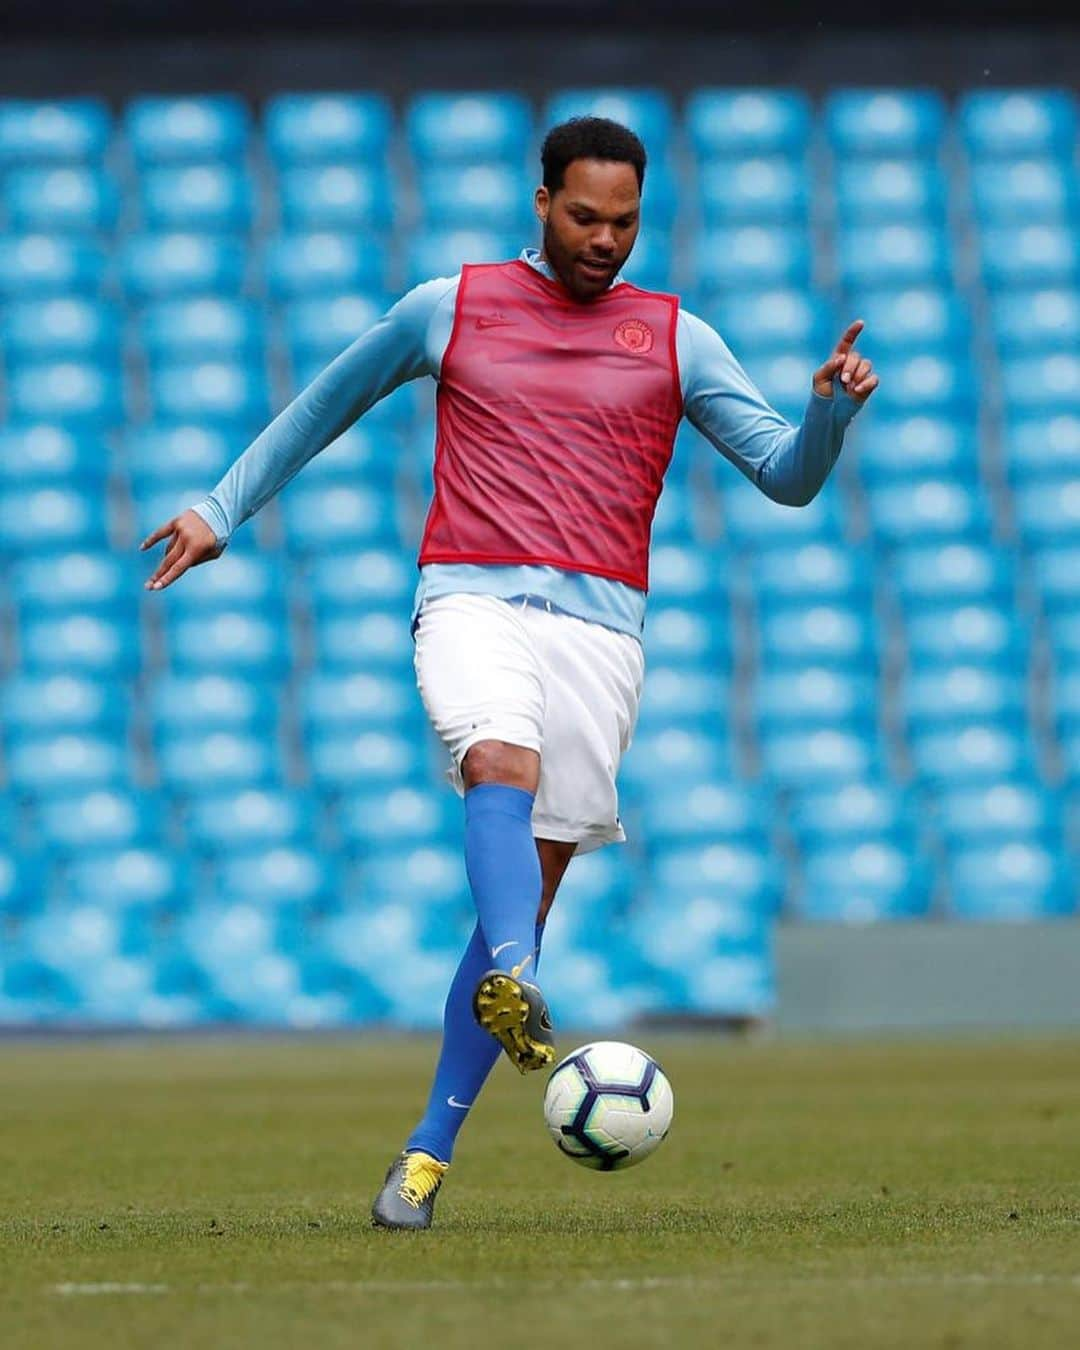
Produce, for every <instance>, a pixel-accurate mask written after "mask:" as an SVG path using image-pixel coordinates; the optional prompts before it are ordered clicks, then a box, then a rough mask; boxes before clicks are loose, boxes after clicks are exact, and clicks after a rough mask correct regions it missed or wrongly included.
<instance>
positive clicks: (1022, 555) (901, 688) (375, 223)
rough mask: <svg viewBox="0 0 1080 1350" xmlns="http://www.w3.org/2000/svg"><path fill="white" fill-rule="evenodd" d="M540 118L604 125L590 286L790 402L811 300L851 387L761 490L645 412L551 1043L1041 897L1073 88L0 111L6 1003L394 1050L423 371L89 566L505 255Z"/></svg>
mask: <svg viewBox="0 0 1080 1350" xmlns="http://www.w3.org/2000/svg"><path fill="white" fill-rule="evenodd" d="M582 112H595V113H599V114H601V115H608V116H615V117H618V118H620V119H623V120H626V121H627V122H629V123H630V124H632V125H634V126H636V128H637V129H638V130H639V131H640V132H641V134H642V135H643V137H644V139H645V141H646V143H647V145H648V149H649V153H650V167H649V171H648V176H647V179H646V187H645V210H644V220H645V228H644V230H643V233H642V237H641V240H640V243H639V245H638V248H637V251H636V252H635V255H634V257H633V259H632V260H631V263H630V265H629V267H628V275H629V276H630V277H631V279H633V280H636V281H638V282H639V283H641V284H644V285H650V286H659V287H672V288H675V289H677V290H679V291H680V293H681V294H682V295H683V296H684V298H685V303H686V305H687V307H688V308H692V309H693V310H695V312H697V313H699V314H700V315H701V316H702V317H703V318H705V319H706V320H707V321H708V322H710V323H711V324H713V325H714V326H715V327H716V328H717V329H718V331H719V332H720V333H721V335H722V336H723V337H724V338H725V340H726V341H727V342H728V344H729V345H730V346H731V348H732V350H733V351H734V352H735V354H736V356H737V357H738V358H739V359H740V360H741V361H742V362H743V363H744V365H745V366H746V368H747V369H748V370H749V371H750V373H751V375H752V377H753V378H754V379H756V380H757V381H758V383H759V384H760V386H761V387H762V389H763V390H764V392H765V393H766V395H767V396H768V397H769V398H770V399H771V400H772V401H773V403H774V404H775V406H776V407H777V408H779V409H780V410H781V411H782V412H783V413H785V415H787V416H789V417H791V418H792V419H794V420H798V418H799V417H800V415H801V409H802V407H803V406H804V404H805V399H806V396H807V393H808V386H809V375H810V371H811V369H812V368H813V366H814V365H816V364H818V363H819V362H820V361H821V360H822V359H823V358H824V357H825V355H826V354H827V353H828V351H829V349H830V347H831V344H832V343H833V342H834V341H835V338H836V337H837V336H838V334H839V332H840V331H841V327H842V325H843V324H844V323H846V322H847V321H849V320H850V319H852V318H854V317H862V318H863V319H864V320H865V321H866V325H867V327H866V334H865V337H864V339H862V340H861V342H860V345H861V346H864V347H865V349H866V351H867V352H868V353H869V354H870V355H871V356H872V357H873V359H874V361H875V365H876V368H877V369H878V371H879V373H880V376H881V388H880V390H879V392H878V393H877V394H876V395H875V397H874V400H873V402H872V404H871V405H870V407H869V409H868V410H867V412H866V413H865V414H863V416H862V417H860V418H859V420H858V421H857V422H856V423H855V424H854V425H853V426H852V428H851V430H850V432H849V436H848V445H847V448H846V450H845V453H844V456H843V458H842V461H841V463H840V465H839V466H838V469H837V471H836V473H835V474H834V476H833V479H832V481H831V482H830V483H829V484H828V486H827V487H826V488H825V490H824V491H823V492H822V494H821V495H820V496H819V498H818V499H817V500H815V501H814V502H813V503H812V504H811V505H810V506H809V507H807V508H805V509H801V510H793V509H791V508H787V507H783V506H777V505H776V504H774V503H772V502H770V501H768V500H767V499H766V498H765V497H763V496H762V495H761V494H760V493H758V492H757V491H756V490H755V489H754V488H753V487H752V486H751V485H750V484H748V483H746V482H745V481H743V480H742V478H741V477H740V476H739V474H738V473H737V472H736V471H735V470H734V469H733V468H732V466H731V465H730V464H729V463H728V462H727V461H726V460H725V458H724V457H723V456H722V455H719V454H716V453H715V452H714V451H713V450H712V448H711V447H710V446H708V445H706V444H705V443H704V442H703V441H702V440H701V438H700V436H698V435H697V434H696V433H694V432H692V431H690V430H683V431H682V432H681V433H680V436H679V440H678V444H677V449H676V454H675V460H674V462H673V465H672V468H671V471H670V474H669V478H668V483H667V486H666V488H665V491H664V494H663V496H662V498H661V502H660V507H659V510H658V513H657V519H656V526H655V533H654V538H655V549H654V554H653V560H652V596H651V604H650V611H649V617H648V620H647V627H646V634H645V643H646V651H647V657H648V664H649V675H648V677H647V681H646V691H645V696H644V701H643V705H642V710H641V719H640V724H639V728H638V735H637V737H636V740H635V743H634V745H633V747H632V749H631V751H630V753H629V755H628V756H627V759H626V763H625V772H624V779H623V788H624V792H623V807H624V819H625V821H626V824H627V832H628V834H629V836H630V843H629V844H628V845H627V846H626V848H625V849H623V850H614V849H608V850H605V851H604V852H602V853H600V854H596V855H590V856H588V857H585V858H582V859H580V860H579V861H578V862H576V863H575V864H574V865H573V866H572V867H571V868H570V871H569V872H568V874H567V879H566V882H565V884H564V894H563V897H562V899H561V901H560V903H559V904H558V905H557V906H556V908H555V911H554V912H553V916H552V920H551V922H550V924H549V928H548V932H547V935H546V947H545V955H544V961H545V966H544V980H545V987H546V989H547V991H548V993H549V996H550V998H551V1001H552V1004H553V1007H554V1010H555V1013H556V1016H564V1015H565V1016H572V1015H573V1014H574V1013H575V1012H577V1010H578V1009H579V1008H583V1007H584V1006H585V1005H584V1004H583V1003H582V1000H586V1001H587V1009H588V1011H587V1014H584V1015H586V1016H587V1018H588V1020H589V1022H590V1023H591V1024H592V1025H597V1026H600V1025H603V1024H604V1023H605V1022H607V1023H611V1024H617V1023H619V1022H621V1021H624V1020H625V1019H626V1018H627V1017H628V1016H632V1015H635V1014H640V1013H647V1012H668V1013H670V1012H676V1013H686V1014H690V1015H697V1014H711V1015H714V1016H715V1015H720V1016H734V1017H746V1016H758V1015H763V1014H767V1013H768V1011H769V1010H770V1008H771V1007H772V1004H773V1001H774V999H775V989H774V986H773V974H772V958H771V932H772V925H773V923H774V920H775V919H776V917H777V916H782V917H785V918H787V919H791V920H797V921H800V922H805V923H815V922H847V923H875V922H883V923H899V922H924V923H932V922H934V921H935V920H936V919H939V918H941V917H949V918H952V919H955V920H956V921H958V922H978V921H995V922H1019V921H1023V920H1031V919H1054V918H1057V917H1060V916H1062V915H1066V914H1073V915H1075V914H1076V912H1077V907H1078V903H1080V895H1078V856H1080V833H1078V831H1080V812H1078V805H1080V795H1078V794H1080V360H1078V358H1077V354H1076V353H1077V343H1078V338H1080V178H1078V173H1077V167H1076V165H1077V103H1076V99H1075V97H1074V96H1073V95H1072V94H1071V93H1069V92H1067V91H1064V90H1054V89H1029V90H1023V89H1013V90H996V89H993V88H982V89H979V90H978V91H972V92H970V93H966V94H962V95H961V96H960V97H958V98H957V99H955V100H952V101H950V100H947V99H946V98H944V97H943V96H942V95H941V94H939V93H937V92H936V91H934V90H929V89H917V88H916V89H889V88H880V89H864V88H851V89H836V90H833V91H832V92H830V93H829V94H827V95H826V96H825V97H824V98H822V99H818V100H811V99H810V98H808V97H807V96H806V95H805V94H804V93H803V92H801V91H798V90H792V89H753V88H747V89H698V90H691V91H689V92H686V93H682V94H680V95H679V96H678V97H676V96H674V95H672V94H671V93H670V92H667V91H664V90H661V89H636V88H596V89H566V90H556V91H554V92H553V93H552V95H551V97H550V98H549V99H548V100H547V101H546V102H545V103H544V105H543V106H533V105H532V104H530V103H529V102H528V101H527V100H526V99H524V98H523V97H521V96H520V95H517V94H513V93H499V92H490V91H483V92H470V91H460V92H446V91H442V92H429V93H417V94H416V95H414V96H413V97H412V98H410V99H408V100H406V101H405V102H404V104H403V105H402V106H397V107H395V106H394V105H392V104H391V103H390V102H389V101H388V100H387V99H385V98H383V97H382V96H381V95H375V94H371V93H367V92H360V91H354V92H349V91H342V92H339V93H318V94H307V93H302V92H281V93H280V94H278V95H276V96H274V97H272V98H270V99H268V100H267V101H266V102H265V103H264V104H263V105H262V106H254V105H252V104H250V103H249V102H247V101H246V100H245V99H243V98H241V97H240V96H238V95H229V94H217V95H213V96H204V95H198V96H195V95H193V96H191V97H161V96H155V97H146V98H138V99H135V100H133V101H131V102H130V103H129V104H128V105H127V106H126V107H125V108H123V109H121V110H120V111H119V112H114V111H113V110H111V109H110V108H109V107H108V106H107V105H106V104H105V103H104V102H101V101H98V100H94V99H75V100H65V101H58V102H52V103H49V102H39V103H33V102H27V101H18V100H0V346H2V353H3V367H2V371H0V383H2V403H0V408H2V420H0V561H2V563H3V567H2V569H0V578H2V579H0V775H2V779H0V782H2V788H3V796H2V798H0V801H2V806H0V931H2V932H3V934H4V943H5V945H4V947H3V949H2V950H0V1007H2V1008H3V1009H4V1014H3V1015H4V1017H7V1018H9V1019H13V1020H15V1021H25V1022H35V1021H38V1022H50V1021H52V1022H56V1021H71V1020H80V1019H81V1020H87V1021H91V1022H141V1023H143V1024H145V1025H150V1026H162V1025H177V1024H189V1023H199V1022H217V1021H236V1020H244V1021H252V1022H257V1023H274V1022H291V1023H293V1024H295V1025H302V1026H314V1025H334V1024H338V1023H341V1022H349V1021H361V1022H363V1021H372V1020H392V1021H397V1022H400V1023H404V1024H407V1025H416V1024H417V1021H418V1014H417V1009H418V1008H426V1009H427V1010H428V1011H427V1012H426V1013H423V1014H420V1015H419V1021H420V1022H421V1023H424V1024H433V1023H434V1022H435V1021H436V1020H437V1018H438V1015H439V1012H440V1009H441V1001H442V996H443V993H444V990H445V986H446V983H447V981H448V978H449V974H450V972H451V971H452V969H453V966H454V962H455V960H456V952H457V951H458V950H459V949H460V946H461V944H462V943H463V942H464V941H465V939H466V937H467V934H468V931H469V928H470V925H471V919H470V905H469V900H468V893H467V886H466V881H465V876H464V871H463V867H462V862H461V856H460V842H461V810H460V804H459V802H458V800H457V798H456V797H455V796H454V794H453V793H452V792H451V791H450V789H449V788H448V787H447V785H446V784H445V783H444V782H443V781H442V773H443V770H444V768H445V762H444V759H445V757H444V755H443V752H442V750H441V747H439V746H438V745H437V743H436V742H435V740H434V738H433V736H432V735H431V733H430V732H429V731H428V729H427V726H426V722H425V720H424V717H423V713H422V709H421V706H420V701H419V699H418V696H417V693H416V690H415V686H414V679H413V675H412V668H411V641H410V635H409V631H408V624H409V612H410V604H411V597H412V592H413V588H414V586H415V567H414V561H413V558H414V553H413V550H414V547H415V543H416V539H417V536H418V530H419V525H420V522H421V520H422V512H423V508H424V504H425V503H424V495H425V493H426V492H427V491H428V490H429V483H430V441H431V426H430V409H431V400H430V396H429V392H428V391H426V390H422V391H419V392H417V391H414V390H409V391H405V392H403V393H401V394H398V395H395V396H394V397H392V398H391V399H388V400H387V401H386V402H385V403H384V404H382V405H380V406H379V407H378V408H377V409H375V410H373V413H372V415H371V416H370V417H369V418H368V419H366V420H365V421H364V422H362V423H361V424H360V425H359V426H357V427H355V428H353V429H351V430H350V431H348V432H346V433H345V434H344V435H343V436H342V437H341V438H340V439H339V440H338V441H337V442H336V443H335V445H334V446H333V447H331V448H329V449H327V450H326V451H324V452H323V453H322V454H320V455H318V456H316V457H315V459H313V460H312V461H311V463H310V464H309V465H308V466H307V467H306V468H305V470H304V471H303V473H302V474H301V476H300V477H299V479H298V481H297V482H295V483H294V484H291V485H290V486H288V487H287V488H286V489H285V491H284V493H283V494H282V496H281V498H280V500H279V501H276V502H274V503H272V504H271V505H270V506H268V507H267V508H266V509H265V510H264V511H263V512H261V513H260V515H259V517H258V518H257V519H256V520H255V521H254V522H250V523H248V524H246V525H245V526H244V527H243V528H242V529H241V530H240V531H239V532H238V534H237V535H236V537H235V538H234V539H233V541H232V542H231V544H230V546H229V549H228V550H227V552H226V553H225V555H224V556H223V557H222V559H221V560H219V561H218V562H216V563H214V564H212V565H211V566H209V567H205V568H201V569H199V570H197V571H195V572H192V573H191V574H190V575H188V576H186V577H185V578H184V580H183V582H182V583H181V584H180V585H179V586H177V587H176V588H174V589H172V590H169V591H166V592H165V593H164V594H161V595H154V596H147V595H145V594H144V592H143V591H142V586H141V583H142V580H143V578H144V576H145V574H146V572H147V571H148V570H149V568H150V566H151V563H150V560H149V559H148V558H147V557H146V556H145V555H143V556H140V555H138V553H137V552H136V548H137V544H138V542H139V540H140V539H141V538H143V537H144V536H145V534H147V533H148V532H149V531H150V530H151V529H152V528H153V527H154V526H156V525H158V524H160V523H161V522H162V520H164V519H166V518H168V517H170V516H171V515H173V514H175V513H176V512H178V511H179V510H182V509H183V508H184V507H186V506H188V505H190V504H192V503H193V502H194V501H195V500H197V499H198V498H200V497H202V496H203V495H205V493H206V492H207V491H208V490H209V489H210V488H211V487H212V486H213V484H214V483H215V482H216V480H217V479H218V478H219V477H220V476H221V474H222V473H223V472H224V470H225V469H226V468H227V466H228V465H229V464H230V463H231V462H232V460H233V459H234V458H235V456H236V455H237V454H238V453H239V452H240V451H241V450H242V449H243V448H244V446H245V445H246V444H247V443H248V441H249V440H250V439H251V437H252V436H253V435H254V434H255V433H256V432H257V431H258V430H259V429H260V428H261V426H262V425H264V423H265V422H266V420H267V419H268V417H269V416H270V415H271V414H272V412H274V411H275V410H277V409H280V408H281V407H282V406H284V404H285V403H286V401H287V400H288V398H289V397H290V396H291V394H292V393H293V392H295V390H296V388H297V387H298V386H299V385H300V384H302V383H304V382H305V381H306V380H307V379H309V378H311V377H312V376H313V375H314V374H315V373H317V372H318V370H319V369H321V367H322V366H323V365H325V364H326V363H327V362H328V361H329V360H331V359H332V358H333V357H334V355H336V354H337V353H338V352H339V351H340V350H342V349H343V348H344V347H345V346H347V345H348V344H349V343H350V342H351V341H353V340H354V339H355V338H356V337H357V336H358V335H359V334H361V333H362V332H363V331H364V330H365V329H366V328H367V327H368V326H369V325H370V324H371V323H372V322H373V321H374V320H375V318H376V317H377V316H378V315H379V313H380V312H381V311H382V310H383V309H384V308H385V307H386V305H387V304H388V303H390V302H391V301H392V300H393V299H394V298H395V297H396V296H397V295H398V294H400V292H401V291H402V289H403V288H404V287H406V286H408V285H411V284H414V283H416V282H419V281H422V280H424V279H426V278H428V277H430V276H434V275H447V274H449V273H452V272H453V271H455V270H456V269H457V268H458V266H460V264H461V263H462V262H463V261H481V260H484V259H488V258H501V257H504V256H507V255H514V254H516V253H517V252H518V251H519V249H520V248H521V247H522V245H524V244H526V243H530V242H533V237H534V233H535V224H534V222H533V219H532V213H531V203H530V191H531V186H532V184H533V182H534V180H535V178H536V165H535V157H536V148H537V140H538V136H539V134H540V133H541V132H542V129H543V128H544V126H546V125H547V124H548V123H550V122H551V121H552V120H554V119H558V118H561V117H563V116H566V115H570V114H573V113H582ZM390 971H392V972H393V978H392V979H391V978H390V977H389V974H388V972H390Z"/></svg>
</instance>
